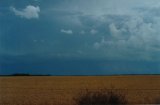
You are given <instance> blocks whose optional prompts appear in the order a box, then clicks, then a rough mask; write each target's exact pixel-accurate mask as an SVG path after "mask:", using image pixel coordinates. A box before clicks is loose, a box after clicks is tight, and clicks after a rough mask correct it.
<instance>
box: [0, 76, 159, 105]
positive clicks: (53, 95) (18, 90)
mask: <svg viewBox="0 0 160 105" xmlns="http://www.w3.org/2000/svg"><path fill="white" fill-rule="evenodd" d="M86 89H88V90H92V91H96V90H99V89H106V90H107V89H108V90H110V89H112V90H114V91H117V92H122V93H124V94H125V95H126V97H127V99H128V101H129V103H131V104H145V103H154V102H155V101H156V100H158V99H159V100H160V76H48V77H47V76H45V77H41V76H39V77H38V76H37V77H36V76H35V77H32V76H28V77H25V76H24V77H0V105H74V104H75V102H74V100H73V98H74V97H77V95H78V94H79V93H80V92H84V91H86Z"/></svg>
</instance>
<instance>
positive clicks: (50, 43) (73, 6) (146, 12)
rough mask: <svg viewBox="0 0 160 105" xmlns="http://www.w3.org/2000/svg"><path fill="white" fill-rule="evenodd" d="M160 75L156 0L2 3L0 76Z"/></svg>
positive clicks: (159, 25)
mask: <svg viewBox="0 0 160 105" xmlns="http://www.w3.org/2000/svg"><path fill="white" fill-rule="evenodd" d="M13 73H31V74H51V75H117V74H160V1H159V0H19V1H17V0H0V74H2V75H3V74H13Z"/></svg>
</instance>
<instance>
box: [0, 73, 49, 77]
mask: <svg viewBox="0 0 160 105" xmlns="http://www.w3.org/2000/svg"><path fill="white" fill-rule="evenodd" d="M0 76H51V75H49V74H27V73H15V74H11V75H0Z"/></svg>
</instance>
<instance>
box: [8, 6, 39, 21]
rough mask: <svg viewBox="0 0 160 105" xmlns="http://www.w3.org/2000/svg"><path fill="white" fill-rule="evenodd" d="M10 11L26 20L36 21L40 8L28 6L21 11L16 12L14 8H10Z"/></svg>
mask: <svg viewBox="0 0 160 105" xmlns="http://www.w3.org/2000/svg"><path fill="white" fill-rule="evenodd" d="M10 10H11V11H12V12H14V13H15V15H17V16H20V17H22V18H26V19H33V18H35V19H37V18H39V12H40V8H39V6H32V5H28V6H26V7H25V8H24V9H22V10H17V9H16V8H15V7H10Z"/></svg>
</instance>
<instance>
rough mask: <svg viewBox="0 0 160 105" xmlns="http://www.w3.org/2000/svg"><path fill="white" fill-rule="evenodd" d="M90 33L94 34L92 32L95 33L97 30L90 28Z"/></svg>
mask: <svg viewBox="0 0 160 105" xmlns="http://www.w3.org/2000/svg"><path fill="white" fill-rule="evenodd" d="M90 33H91V34H93V35H94V34H97V33H98V31H97V30H95V29H92V30H91V31H90Z"/></svg>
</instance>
